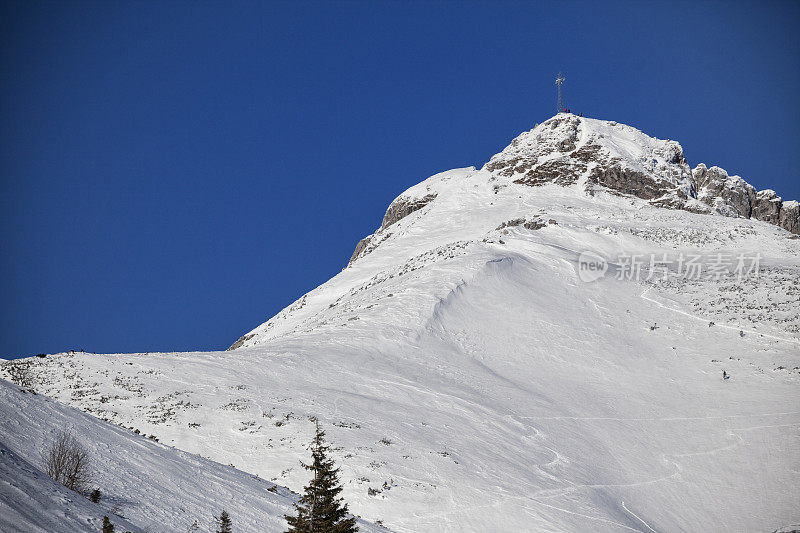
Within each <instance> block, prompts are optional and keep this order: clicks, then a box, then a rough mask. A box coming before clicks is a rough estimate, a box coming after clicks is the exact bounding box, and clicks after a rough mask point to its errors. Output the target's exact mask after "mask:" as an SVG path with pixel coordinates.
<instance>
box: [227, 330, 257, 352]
mask: <svg viewBox="0 0 800 533" xmlns="http://www.w3.org/2000/svg"><path fill="white" fill-rule="evenodd" d="M255 336H256V334H255V333H251V334H249V335H242V336H241V337H239V340H237V341H236V342H234V343H233V344H231V347H230V348H228V349H227V350H226V351H231V350H235V349H236V348H241V347H242V346H244V343H245V342H247V341H249V340H250V339H252V338H253V337H255Z"/></svg>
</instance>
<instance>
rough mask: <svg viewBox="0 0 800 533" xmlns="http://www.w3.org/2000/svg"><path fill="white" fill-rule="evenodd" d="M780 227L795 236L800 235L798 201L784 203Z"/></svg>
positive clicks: (799, 206) (799, 205)
mask: <svg viewBox="0 0 800 533" xmlns="http://www.w3.org/2000/svg"><path fill="white" fill-rule="evenodd" d="M778 225H779V226H780V227H782V228H783V229H785V230H788V231H790V232H792V233H794V234H800V203H798V202H797V201H796V200H792V201H789V202H783V205H782V206H781V214H780V217H779V219H778Z"/></svg>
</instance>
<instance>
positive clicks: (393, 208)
mask: <svg viewBox="0 0 800 533" xmlns="http://www.w3.org/2000/svg"><path fill="white" fill-rule="evenodd" d="M435 198H436V194H433V193H431V194H426V195H425V196H423V197H422V198H408V197H404V196H401V197H400V198H398V199H397V200H395V201H394V202H392V204H391V205H390V206H389V209H387V210H386V214H385V215H384V216H383V222H381V229H386V228H388V227H389V226H391V225H392V224H394V223H395V222H397V221H398V220H401V219H403V218H405V217H407V216H408V215H410V214H411V213H413V212H414V211H418V210H420V209H422V208H423V207H425V206H426V205H428V204H429V203H431V202H432V201H433V200H434V199H435Z"/></svg>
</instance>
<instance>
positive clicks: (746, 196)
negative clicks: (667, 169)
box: [692, 163, 800, 233]
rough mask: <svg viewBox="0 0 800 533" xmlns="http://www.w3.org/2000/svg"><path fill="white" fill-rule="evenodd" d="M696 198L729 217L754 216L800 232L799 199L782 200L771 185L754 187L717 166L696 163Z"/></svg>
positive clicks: (693, 175) (788, 229) (694, 177)
mask: <svg viewBox="0 0 800 533" xmlns="http://www.w3.org/2000/svg"><path fill="white" fill-rule="evenodd" d="M692 177H693V179H694V184H695V189H696V190H697V199H698V200H700V201H701V202H703V203H704V204H706V205H708V206H710V207H711V208H713V209H714V210H715V211H716V212H718V213H720V214H722V215H726V216H732V217H737V216H738V217H743V218H753V219H755V220H761V221H763V222H768V223H770V224H775V225H776V226H780V227H782V228H783V229H785V230H787V231H790V232H791V233H800V215H799V214H798V203H797V202H795V201H791V202H784V201H783V200H782V199H781V197H780V196H778V195H777V194H775V191H773V190H772V189H766V190H763V191H756V189H755V187H753V186H752V185H750V184H749V183H747V182H746V181H744V180H743V179H742V178H740V177H739V176H728V173H727V172H725V170H723V169H721V168H719V167H711V168H706V166H705V165H704V164H702V163H701V164H699V165H697V167H696V168H695V169H694V170H692Z"/></svg>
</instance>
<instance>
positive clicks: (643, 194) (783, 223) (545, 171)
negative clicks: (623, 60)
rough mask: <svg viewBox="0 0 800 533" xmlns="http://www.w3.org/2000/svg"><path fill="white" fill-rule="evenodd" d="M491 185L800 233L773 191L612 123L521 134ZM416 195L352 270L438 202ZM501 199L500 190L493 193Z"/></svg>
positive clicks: (579, 120)
mask: <svg viewBox="0 0 800 533" xmlns="http://www.w3.org/2000/svg"><path fill="white" fill-rule="evenodd" d="M481 171H482V172H485V173H486V174H487V179H489V180H492V181H497V182H498V186H497V187H498V188H499V187H502V186H503V185H502V184H503V183H504V182H505V183H508V182H509V181H510V184H513V185H525V186H530V187H537V186H542V185H545V184H556V185H561V186H565V187H570V186H574V187H580V188H581V189H583V190H584V191H585V192H586V193H587V194H591V195H594V194H595V193H597V192H598V191H606V192H610V193H613V194H617V195H628V196H633V197H636V198H639V199H642V200H646V201H647V202H649V203H650V204H652V205H655V206H659V207H664V208H670V209H684V210H687V211H691V212H694V213H708V214H719V215H723V216H728V217H743V218H752V219H756V220H761V221H764V222H768V223H770V224H775V225H777V226H780V227H782V228H784V229H786V230H787V231H790V232H791V233H795V234H797V233H800V204H798V202H797V201H786V202H784V201H783V200H782V199H781V197H780V196H778V195H777V194H776V193H775V191H773V190H771V189H767V190H763V191H757V190H756V189H755V187H753V186H752V185H750V184H749V183H747V182H746V181H745V180H744V179H742V178H741V177H739V176H729V175H728V173H727V172H726V171H725V170H724V169H722V168H720V167H717V166H712V167H710V168H709V167H707V166H706V165H705V164H703V163H700V164H698V165H697V166H695V168H693V169H692V168H691V167H690V166H689V163H688V162H687V160H686V158H685V157H684V153H683V148H682V147H681V145H680V144H679V143H678V142H676V141H670V140H661V139H657V138H654V137H650V136H648V135H646V134H645V133H642V132H641V131H639V130H637V129H636V128H633V127H631V126H627V125H624V124H619V123H617V122H614V121H607V120H598V119H591V118H584V117H579V116H576V115H574V114H571V113H559V114H557V115H556V116H554V117H552V118H550V119H548V120H546V121H545V122H543V123H541V124H537V125H536V127H534V128H533V129H532V130H530V131H526V132H523V133H522V134H520V135H519V136H518V137H516V138H515V139H514V140H512V141H511V144H509V145H508V146H507V147H506V148H505V149H504V150H503V151H501V152H500V153H498V154H495V155H494V156H492V157H491V159H490V160H489V161H488V162H487V163H486V164H485V165H484V166H483V168H482V169H481ZM412 191H415V188H414V187H412V188H411V189H409V191H407V192H406V193H403V194H401V195H400V196H399V197H398V198H396V199H395V200H394V201H393V202H392V203H391V205H390V206H389V208H388V209H387V211H386V215H385V216H384V219H383V222H382V223H381V227H380V228H379V230H378V231H377V232H376V234H373V235H370V236H368V237H366V238H365V239H362V240H361V241H360V242H359V243H358V245H357V246H356V249H355V251H354V253H353V255H352V257H351V262H352V261H354V260H355V259H356V258H358V257H359V256H360V255H361V254H362V253H363V252H364V251H365V250H367V249H369V246H370V244H371V243H373V242H374V241H375V237H376V235H379V234H380V233H381V232H383V231H385V230H386V228H388V227H389V226H391V225H392V224H393V223H395V222H397V221H398V220H400V219H402V218H403V217H405V216H407V215H408V214H410V213H413V212H414V211H416V210H418V209H421V208H422V207H424V206H425V205H427V204H429V203H430V202H432V201H433V200H434V199H435V198H436V194H434V193H429V192H428V193H426V194H424V195H422V196H416V195H414V194H413V193H412ZM496 191H497V189H496Z"/></svg>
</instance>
